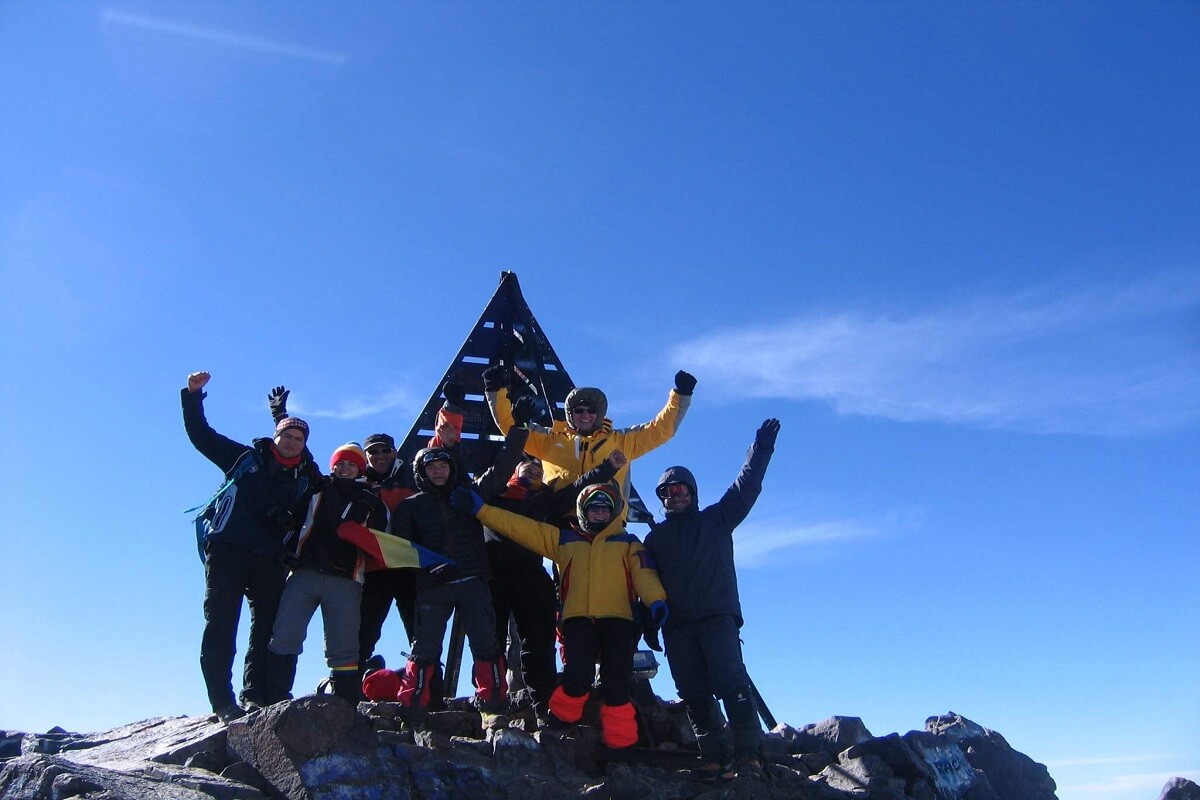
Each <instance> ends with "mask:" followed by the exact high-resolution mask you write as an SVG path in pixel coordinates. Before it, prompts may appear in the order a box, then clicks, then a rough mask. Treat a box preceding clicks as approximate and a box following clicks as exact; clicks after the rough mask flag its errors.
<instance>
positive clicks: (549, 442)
mask: <svg viewBox="0 0 1200 800" xmlns="http://www.w3.org/2000/svg"><path fill="white" fill-rule="evenodd" d="M485 396H486V397H487V401H488V407H489V408H491V410H492V417H493V418H494V419H495V420H496V425H497V427H499V428H500V430H501V431H504V432H507V431H508V430H509V429H510V428H511V427H512V426H513V418H512V403H511V402H510V401H509V398H508V390H507V389H501V390H500V391H496V392H487V393H486V394H485ZM691 402H692V398H691V397H690V396H685V395H681V394H679V393H678V392H676V391H675V390H674V389H672V390H671V392H670V394H669V395H668V396H667V404H666V405H665V406H663V408H662V411H659V412H658V416H656V417H655V418H654V419H652V420H651V421H650V422H647V423H645V424H643V425H634V426H633V427H630V428H618V429H616V430H614V429H613V426H612V420H610V419H607V418H605V419H604V420H603V422H601V423H600V425H599V426H598V427H597V429H596V430H594V431H592V432H591V433H588V434H581V433H579V432H578V431H575V430H574V429H572V428H571V427H569V426H568V425H567V423H566V422H564V421H563V420H555V421H554V424H553V425H552V426H551V427H549V428H547V427H545V426H542V425H536V424H533V423H530V425H529V441H528V442H527V443H526V444H525V452H527V453H529V455H531V456H537V457H538V458H540V459H541V460H542V468H543V470H544V471H545V475H546V480H547V481H550V480H554V479H558V480H559V482H560V483H562V484H567V483H570V482H572V481H574V480H575V479H576V478H578V477H579V476H580V475H582V474H583V473H585V472H587V471H588V470H590V469H592V468H593V467H596V466H599V465H600V464H601V463H602V462H603V461H604V460H605V459H606V458H608V456H609V455H610V454H611V453H612V451H614V450H621V451H622V452H624V453H625V455H626V457H627V458H628V459H629V461H630V462H632V461H633V460H634V459H636V458H640V457H641V456H644V455H645V454H646V453H649V452H650V451H651V450H653V449H654V448H656V447H658V446H659V445H662V444H664V443H665V442H667V441H668V440H670V438H671V437H672V436H674V435H675V432H676V431H677V430H678V429H679V425H680V424H681V423H682V422H683V418H684V417H685V416H686V415H687V410H688V406H690V405H691ZM614 480H615V481H616V483H617V485H618V486H620V487H621V493H622V494H623V495H624V496H625V497H626V498H628V497H629V481H630V479H629V464H626V465H625V466H624V467H622V468H621V469H619V470H618V471H617V474H616V477H615V478H614ZM625 508H626V510H625V511H624V512H622V518H624V516H626V515H627V514H628V508H629V507H628V505H626V507H625Z"/></svg>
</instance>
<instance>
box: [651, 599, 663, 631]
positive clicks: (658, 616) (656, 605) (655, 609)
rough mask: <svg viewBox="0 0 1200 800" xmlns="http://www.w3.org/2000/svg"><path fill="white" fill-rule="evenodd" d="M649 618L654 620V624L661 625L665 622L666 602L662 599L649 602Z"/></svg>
mask: <svg viewBox="0 0 1200 800" xmlns="http://www.w3.org/2000/svg"><path fill="white" fill-rule="evenodd" d="M650 619H652V620H654V624H655V625H657V626H658V627H660V628H661V627H662V626H663V625H666V624H667V603H666V601H664V600H655V601H654V602H653V603H651V604H650Z"/></svg>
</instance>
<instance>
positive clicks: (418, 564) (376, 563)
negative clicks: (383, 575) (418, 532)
mask: <svg viewBox="0 0 1200 800" xmlns="http://www.w3.org/2000/svg"><path fill="white" fill-rule="evenodd" d="M337 535H338V537H339V538H341V539H345V540H346V541H347V542H350V543H351V544H353V545H354V546H355V547H357V548H358V549H359V550H361V551H362V552H363V555H364V556H366V560H367V564H366V566H367V571H368V572H375V571H376V570H381V569H401V568H404V567H409V568H418V569H419V568H424V567H433V566H436V565H438V564H453V563H454V562H453V561H452V560H450V559H449V558H446V557H445V556H443V555H440V554H438V553H435V552H433V551H432V550H429V549H426V548H424V547H421V545H419V544H413V543H412V542H410V541H409V540H408V539H403V538H401V537H399V536H393V535H391V534H390V533H384V532H383V531H377V530H375V529H374V528H368V527H366V526H365V525H359V524H358V523H357V522H350V521H349V520H347V521H346V522H343V523H342V524H341V525H339V526H338V529H337Z"/></svg>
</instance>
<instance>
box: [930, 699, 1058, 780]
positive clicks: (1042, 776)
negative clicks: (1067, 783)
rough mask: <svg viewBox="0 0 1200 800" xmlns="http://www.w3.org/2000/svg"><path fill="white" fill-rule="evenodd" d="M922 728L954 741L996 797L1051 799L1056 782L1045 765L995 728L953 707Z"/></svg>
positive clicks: (932, 718) (933, 718) (936, 735)
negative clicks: (992, 728) (1014, 745)
mask: <svg viewBox="0 0 1200 800" xmlns="http://www.w3.org/2000/svg"><path fill="white" fill-rule="evenodd" d="M925 730H927V731H928V732H930V733H931V734H933V735H934V736H935V737H939V738H941V739H943V740H946V741H949V742H954V743H955V744H956V745H957V746H958V747H959V748H960V749H961V750H962V752H963V754H964V755H965V756H966V759H967V761H968V762H969V763H970V765H971V766H972V767H973V768H975V769H976V770H978V771H979V772H982V773H983V774H984V775H986V776H987V782H988V784H989V785H990V788H991V791H992V792H993V793H994V795H995V796H996V797H997V798H999V800H1055V798H1056V796H1055V791H1056V789H1057V786H1056V785H1055V783H1054V779H1053V778H1051V777H1050V772H1049V770H1047V769H1046V766H1045V765H1044V764H1039V763H1037V762H1036V761H1034V760H1033V759H1032V758H1030V757H1029V756H1027V755H1025V754H1024V753H1020V752H1018V751H1016V750H1014V749H1012V747H1010V746H1009V744H1008V742H1007V741H1005V739H1004V737H1003V736H1001V735H1000V734H998V733H996V732H995V731H992V730H989V729H987V728H985V727H983V726H982V725H979V724H977V723H974V722H972V721H971V720H969V719H967V718H966V717H964V716H962V715H961V714H955V713H954V712H953V711H951V712H949V713H948V714H945V715H942V716H940V717H930V718H929V719H927V720H926V721H925ZM985 792H986V790H985V789H983V788H982V787H981V788H979V790H978V791H976V792H974V794H973V795H972V794H965V795H963V796H964V797H972V798H974V797H975V796H977V795H980V794H983V793H985Z"/></svg>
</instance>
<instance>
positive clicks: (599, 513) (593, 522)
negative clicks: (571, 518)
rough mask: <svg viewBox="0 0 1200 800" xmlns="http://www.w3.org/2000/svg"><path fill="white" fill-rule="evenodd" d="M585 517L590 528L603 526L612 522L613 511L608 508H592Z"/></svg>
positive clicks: (585, 513)
mask: <svg viewBox="0 0 1200 800" xmlns="http://www.w3.org/2000/svg"><path fill="white" fill-rule="evenodd" d="M584 515H585V516H586V517H587V521H588V527H597V526H603V525H607V524H608V523H610V522H612V509H610V508H608V507H607V506H592V507H591V508H588V509H587V510H586V511H585V512H584Z"/></svg>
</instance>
